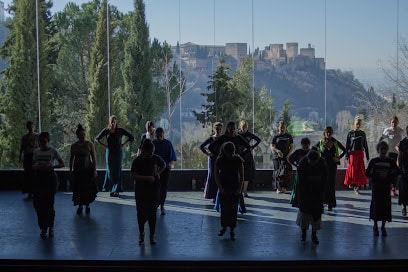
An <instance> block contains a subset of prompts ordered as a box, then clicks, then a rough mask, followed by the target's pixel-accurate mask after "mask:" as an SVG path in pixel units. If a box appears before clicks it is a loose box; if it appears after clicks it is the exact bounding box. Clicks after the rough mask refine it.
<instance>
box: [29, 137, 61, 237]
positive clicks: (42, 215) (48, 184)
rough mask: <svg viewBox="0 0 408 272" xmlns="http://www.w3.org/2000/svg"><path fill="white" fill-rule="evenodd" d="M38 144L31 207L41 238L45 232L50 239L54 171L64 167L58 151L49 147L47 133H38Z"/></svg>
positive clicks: (34, 156) (35, 152) (54, 182)
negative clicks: (32, 207)
mask: <svg viewBox="0 0 408 272" xmlns="http://www.w3.org/2000/svg"><path fill="white" fill-rule="evenodd" d="M39 142H40V147H39V148H37V149H36V150H34V155H33V170H34V171H35V179H34V199H33V205H34V208H35V210H36V213H37V218H38V225H39V227H40V229H41V237H42V238H45V237H46V235H47V231H48V235H49V236H50V237H52V236H54V218H55V210H54V198H55V193H56V190H57V175H56V174H55V171H54V169H55V168H62V167H64V161H63V160H62V158H61V156H60V154H59V153H58V151H57V150H56V149H55V148H53V147H51V146H50V145H49V142H50V134H49V133H48V132H41V133H40V135H39ZM55 161H56V162H57V164H55Z"/></svg>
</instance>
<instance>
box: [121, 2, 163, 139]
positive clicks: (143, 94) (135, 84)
mask: <svg viewBox="0 0 408 272" xmlns="http://www.w3.org/2000/svg"><path fill="white" fill-rule="evenodd" d="M122 75H123V81H124V93H125V98H126V115H127V116H126V117H127V120H128V127H129V128H130V130H131V131H132V132H133V133H135V137H136V139H138V137H139V136H140V135H141V134H142V133H143V132H144V130H145V128H144V124H145V122H146V121H147V120H155V107H154V103H153V95H152V60H151V53H150V39H149V28H148V26H147V23H146V18H145V5H144V2H143V1H142V0H135V12H134V13H132V17H131V24H130V33H129V37H128V40H127V41H126V42H125V58H124V62H123V65H122Z"/></svg>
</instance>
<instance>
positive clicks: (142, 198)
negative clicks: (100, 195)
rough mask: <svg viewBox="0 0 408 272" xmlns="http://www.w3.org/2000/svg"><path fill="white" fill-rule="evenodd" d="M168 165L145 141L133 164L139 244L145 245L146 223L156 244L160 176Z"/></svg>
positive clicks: (148, 142)
mask: <svg viewBox="0 0 408 272" xmlns="http://www.w3.org/2000/svg"><path fill="white" fill-rule="evenodd" d="M165 168H166V163H165V162H164V161H163V159H162V158H160V157H159V156H158V155H155V154H154V145H153V143H152V142H151V141H150V139H147V140H145V141H144V143H143V145H142V147H141V152H140V155H138V156H137V157H136V158H135V159H134V160H133V163H132V168H131V175H132V178H133V180H134V183H135V200H136V210H137V223H138V226H139V244H141V245H142V244H144V236H145V223H146V221H147V222H148V224H149V230H150V243H151V244H153V245H154V244H156V241H155V230H156V210H157V206H158V205H159V198H160V174H161V173H162V172H163V170H164V169H165Z"/></svg>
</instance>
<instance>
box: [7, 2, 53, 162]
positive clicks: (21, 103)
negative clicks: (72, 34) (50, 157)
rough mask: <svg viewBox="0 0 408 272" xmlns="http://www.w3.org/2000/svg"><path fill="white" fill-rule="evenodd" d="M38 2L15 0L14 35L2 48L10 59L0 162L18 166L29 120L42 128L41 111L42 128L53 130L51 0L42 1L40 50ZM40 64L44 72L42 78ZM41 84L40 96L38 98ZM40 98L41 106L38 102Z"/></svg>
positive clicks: (40, 7) (39, 6) (12, 7)
mask: <svg viewBox="0 0 408 272" xmlns="http://www.w3.org/2000/svg"><path fill="white" fill-rule="evenodd" d="M35 4H36V1H32V0H15V1H14V2H13V3H12V5H11V7H10V11H11V12H12V13H13V15H14V16H13V17H12V19H11V20H10V21H9V22H8V23H7V25H6V26H7V28H8V29H9V30H10V35H9V36H8V38H7V40H6V41H5V43H4V44H3V46H2V48H1V56H2V57H3V58H7V60H8V61H7V63H8V65H9V66H8V67H7V68H6V69H5V70H4V71H3V74H4V77H3V79H2V89H3V90H4V92H3V94H2V97H1V100H2V103H1V110H0V112H2V113H3V114H4V116H5V123H4V124H2V125H1V127H0V134H1V137H0V138H1V140H0V149H1V154H0V164H1V165H7V166H16V165H18V158H19V144H20V139H21V135H22V134H23V133H25V127H24V124H25V121H27V120H33V121H35V122H36V124H37V127H39V119H38V113H39V111H40V116H41V124H40V125H41V129H42V130H43V131H46V130H49V129H50V115H51V114H50V99H49V97H50V95H52V93H51V88H50V86H51V82H52V72H51V70H50V65H49V63H50V62H52V50H51V48H50V37H51V36H52V30H53V28H52V24H51V14H50V11H49V9H50V8H51V6H52V4H51V2H49V1H45V0H39V1H38V49H39V52H38V53H39V59H38V63H37V35H36V34H37V31H36V5H35ZM37 64H38V68H39V71H40V74H39V81H38V74H37V71H38V70H37ZM38 85H39V97H38ZM39 99H40V109H39V108H38V103H37V101H38V100H39Z"/></svg>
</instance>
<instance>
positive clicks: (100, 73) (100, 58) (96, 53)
mask: <svg viewBox="0 0 408 272" xmlns="http://www.w3.org/2000/svg"><path fill="white" fill-rule="evenodd" d="M106 11H107V10H106V0H103V1H102V6H101V9H100V10H99V19H98V23H97V28H96V34H95V44H94V47H93V48H92V55H91V65H90V94H89V108H88V114H87V116H86V121H87V128H88V131H89V132H88V135H89V137H90V139H94V138H95V136H96V135H97V134H98V133H99V131H100V130H101V129H102V128H104V127H106V126H107V123H108V118H109V108H108V93H107V90H108V78H107V74H108V70H107V69H108V66H107V61H108V59H107V58H108V56H107V43H106V36H107V26H106V19H107V18H106ZM110 33H112V32H110ZM104 156H105V154H104V149H103V148H102V147H100V146H97V147H96V158H97V164H98V165H103V164H104Z"/></svg>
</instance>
